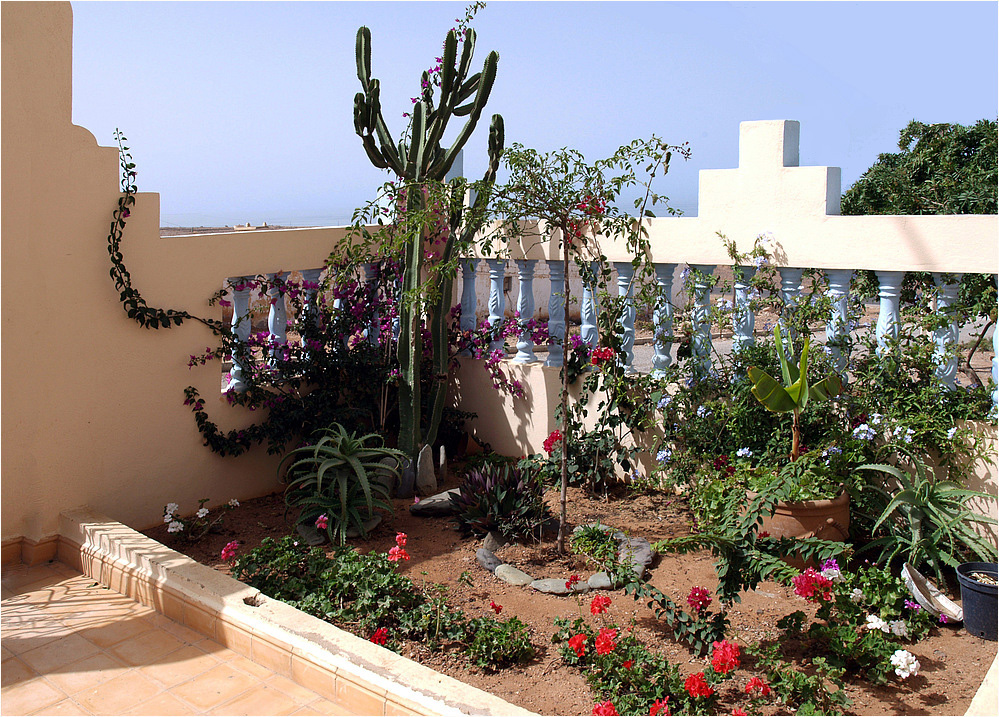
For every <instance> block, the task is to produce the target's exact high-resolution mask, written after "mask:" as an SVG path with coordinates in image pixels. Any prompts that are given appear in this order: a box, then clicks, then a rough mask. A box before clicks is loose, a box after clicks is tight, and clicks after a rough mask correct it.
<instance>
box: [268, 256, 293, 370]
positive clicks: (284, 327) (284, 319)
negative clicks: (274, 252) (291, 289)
mask: <svg viewBox="0 0 999 717" xmlns="http://www.w3.org/2000/svg"><path fill="white" fill-rule="evenodd" d="M279 276H280V274H279V273H274V274H268V275H267V278H268V279H269V280H270V281H271V282H274V281H275V280H276V279H277V278H278V277H279ZM267 296H268V297H269V298H270V301H271V309H270V311H269V312H268V314H267V331H268V334H267V343H268V346H269V347H270V348H269V349H268V351H267V353H268V355H269V356H270V359H268V361H267V363H268V365H269V366H271V367H274V366H276V365H277V362H278V361H279V360H282V359H283V358H284V347H285V346H286V345H287V343H288V311H287V309H286V307H285V305H284V290H283V286H278V285H275V284H274V283H271V284H270V285H269V286H268V287H267Z"/></svg>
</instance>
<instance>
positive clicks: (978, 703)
mask: <svg viewBox="0 0 999 717" xmlns="http://www.w3.org/2000/svg"><path fill="white" fill-rule="evenodd" d="M997 665H999V655H997V656H996V657H995V658H993V660H992V666H991V667H990V668H989V671H988V672H987V673H986V674H985V679H984V680H982V686H981V687H979V688H978V692H976V693H975V697H974V699H972V700H971V704H970V705H968V711H967V712H965V713H964V714H965V715H968V716H969V717H993V716H994V715H997V714H999V666H997Z"/></svg>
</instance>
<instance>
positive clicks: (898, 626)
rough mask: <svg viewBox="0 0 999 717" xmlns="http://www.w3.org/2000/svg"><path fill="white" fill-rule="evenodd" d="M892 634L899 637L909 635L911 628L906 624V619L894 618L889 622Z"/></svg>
mask: <svg viewBox="0 0 999 717" xmlns="http://www.w3.org/2000/svg"><path fill="white" fill-rule="evenodd" d="M889 627H890V628H891V634H892V635H895V636H897V637H906V638H907V637H909V630H908V628H906V626H905V620H892V621H891V623H889Z"/></svg>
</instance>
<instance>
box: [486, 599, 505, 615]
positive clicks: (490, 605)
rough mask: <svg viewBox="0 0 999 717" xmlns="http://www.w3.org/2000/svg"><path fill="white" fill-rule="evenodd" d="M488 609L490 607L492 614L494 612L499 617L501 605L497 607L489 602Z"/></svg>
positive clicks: (501, 609)
mask: <svg viewBox="0 0 999 717" xmlns="http://www.w3.org/2000/svg"><path fill="white" fill-rule="evenodd" d="M489 607H491V608H492V609H493V612H495V613H496V614H497V615H499V614H500V613H501V612H503V606H502V605H497V604H496V603H494V602H493V601H492V600H490V601H489Z"/></svg>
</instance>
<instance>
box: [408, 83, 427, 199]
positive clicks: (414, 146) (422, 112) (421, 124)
mask: <svg viewBox="0 0 999 717" xmlns="http://www.w3.org/2000/svg"><path fill="white" fill-rule="evenodd" d="M426 119H427V115H426V105H425V104H424V103H423V102H417V103H416V105H415V106H414V107H413V134H412V137H411V138H410V141H409V159H408V161H407V164H408V165H409V166H410V172H411V174H412V175H413V179H415V180H416V181H418V182H419V181H422V180H423V179H424V177H425V173H424V171H423V153H424V151H425V150H426V147H427V134H426V128H427V127H426Z"/></svg>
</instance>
